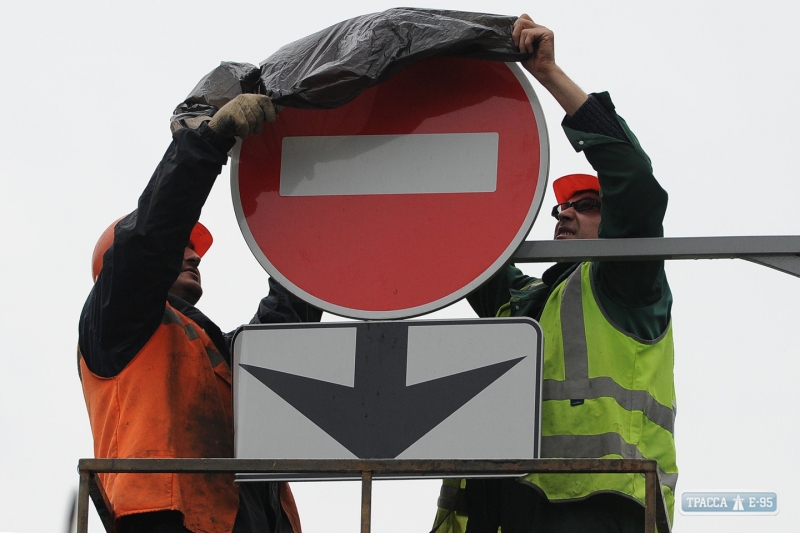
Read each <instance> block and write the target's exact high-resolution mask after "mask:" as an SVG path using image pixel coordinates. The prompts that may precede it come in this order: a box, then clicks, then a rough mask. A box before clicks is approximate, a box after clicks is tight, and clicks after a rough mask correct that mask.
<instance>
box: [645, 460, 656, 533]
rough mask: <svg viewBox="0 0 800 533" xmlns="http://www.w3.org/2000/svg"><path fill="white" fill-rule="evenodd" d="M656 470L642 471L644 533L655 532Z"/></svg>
mask: <svg viewBox="0 0 800 533" xmlns="http://www.w3.org/2000/svg"><path fill="white" fill-rule="evenodd" d="M657 481H658V476H657V475H656V470H655V469H653V470H648V471H647V472H645V473H644V533H656V490H658V486H657Z"/></svg>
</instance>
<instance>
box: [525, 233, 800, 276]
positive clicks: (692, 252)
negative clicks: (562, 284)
mask: <svg viewBox="0 0 800 533" xmlns="http://www.w3.org/2000/svg"><path fill="white" fill-rule="evenodd" d="M671 259H744V260H746V261H751V262H753V263H757V264H760V265H763V266H766V267H769V268H774V269H775V270H778V271H780V272H784V273H786V274H791V275H793V276H798V277H800V236H795V235H764V236H754V237H667V238H655V237H653V238H642V239H575V240H564V241H525V242H523V243H522V244H520V246H519V248H518V249H517V251H516V252H515V253H514V256H513V257H512V258H511V261H512V262H514V263H556V262H562V261H563V262H574V261H662V260H671Z"/></svg>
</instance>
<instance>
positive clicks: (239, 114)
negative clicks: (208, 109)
mask: <svg viewBox="0 0 800 533" xmlns="http://www.w3.org/2000/svg"><path fill="white" fill-rule="evenodd" d="M264 122H275V108H274V107H273V105H272V101H271V100H270V99H269V98H268V97H266V96H264V95H263V94H240V95H239V96H237V97H236V98H234V99H233V100H231V101H230V102H228V103H227V104H225V105H224V106H222V109H220V110H219V111H217V113H216V114H215V115H214V118H212V119H211V122H209V123H208V127H209V128H211V129H212V130H214V131H215V132H217V133H218V134H220V135H221V136H223V137H229V138H230V137H234V136H236V137H239V138H240V139H245V138H247V137H249V136H250V135H253V134H254V133H255V134H258V133H261V131H262V130H263V129H264Z"/></svg>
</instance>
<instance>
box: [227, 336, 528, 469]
mask: <svg viewBox="0 0 800 533" xmlns="http://www.w3.org/2000/svg"><path fill="white" fill-rule="evenodd" d="M408 327H409V325H408V324H407V323H404V322H376V323H364V324H358V325H356V328H357V333H356V358H355V379H354V386H353V387H347V386H344V385H337V384H334V383H328V382H326V381H320V380H316V379H311V378H305V377H302V376H296V375H294V374H287V373H285V372H278V371H276V370H269V369H266V368H260V367H257V366H252V365H244V364H243V365H241V367H242V368H244V369H245V370H247V371H248V372H249V373H250V374H252V375H253V376H254V377H255V378H256V379H258V380H259V381H261V382H262V383H263V384H264V385H266V386H267V387H269V388H270V389H272V391H274V392H275V393H276V394H278V395H279V396H280V397H281V398H283V399H284V400H286V401H287V402H288V403H289V404H290V405H292V406H293V407H294V408H295V409H297V410H298V411H300V412H301V413H302V414H303V415H305V416H306V417H307V418H308V419H310V420H311V421H312V422H314V423H315V424H316V425H317V426H319V427H320V428H322V429H323V430H324V431H325V432H326V433H328V434H329V435H330V436H331V437H333V438H334V439H336V440H337V441H338V442H339V443H340V444H341V445H342V446H344V447H345V448H347V449H348V450H350V451H351V452H352V453H353V454H354V455H355V456H356V457H358V458H360V459H393V458H395V457H397V456H398V455H400V454H401V453H402V452H403V451H404V450H405V449H406V448H408V447H409V446H411V445H412V444H414V443H415V442H416V441H417V440H419V439H420V438H422V436H423V435H425V434H426V433H428V432H429V431H430V430H431V429H433V428H434V427H436V426H437V425H438V424H439V423H440V422H442V421H443V420H444V419H446V418H447V417H448V416H450V415H451V414H453V413H454V412H455V411H456V410H458V409H459V408H460V407H461V406H463V405H464V404H465V403H467V402H468V401H469V400H471V399H472V398H474V397H475V396H477V395H478V393H480V392H481V391H482V390H484V389H485V388H486V387H488V386H489V385H491V384H492V383H494V382H495V381H496V380H497V379H498V378H499V377H500V376H502V375H503V374H505V373H506V372H508V371H509V370H510V369H511V368H513V367H514V366H515V365H516V364H517V363H519V362H520V361H521V360H522V359H524V356H523V357H519V358H517V359H512V360H510V361H504V362H502V363H496V364H492V365H489V366H485V367H482V368H477V369H474V370H469V371H466V372H461V373H458V374H453V375H450V376H446V377H443V378H439V379H434V380H431V381H426V382H424V383H418V384H416V385H412V386H410V387H407V386H406V366H407V361H408ZM430 357H436V354H430Z"/></svg>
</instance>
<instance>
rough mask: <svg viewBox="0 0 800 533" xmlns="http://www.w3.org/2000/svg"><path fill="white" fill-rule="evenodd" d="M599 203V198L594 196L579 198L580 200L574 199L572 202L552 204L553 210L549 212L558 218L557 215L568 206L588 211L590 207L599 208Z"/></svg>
mask: <svg viewBox="0 0 800 533" xmlns="http://www.w3.org/2000/svg"><path fill="white" fill-rule="evenodd" d="M600 205H601V204H600V200H597V199H595V198H581V199H580V200H575V201H574V202H564V203H563V204H558V205H555V206H553V210H552V211H551V212H550V214H551V215H552V216H553V217H554V218H555V219H556V220H558V215H559V214H560V213H561V212H562V211H566V210H567V209H569V208H570V207H571V208H573V209H574V210H575V211H588V210H590V209H600Z"/></svg>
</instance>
